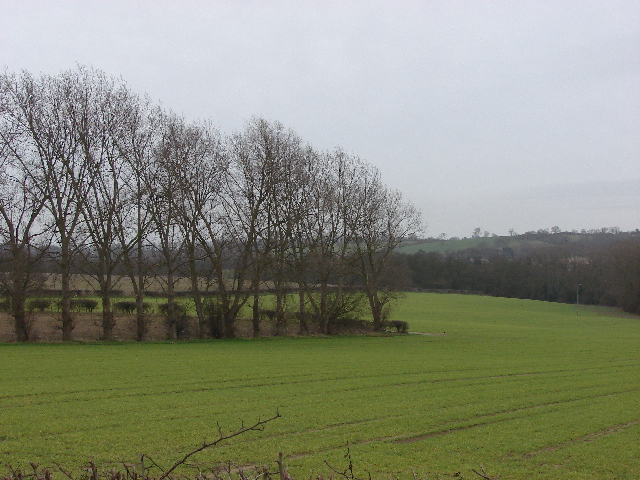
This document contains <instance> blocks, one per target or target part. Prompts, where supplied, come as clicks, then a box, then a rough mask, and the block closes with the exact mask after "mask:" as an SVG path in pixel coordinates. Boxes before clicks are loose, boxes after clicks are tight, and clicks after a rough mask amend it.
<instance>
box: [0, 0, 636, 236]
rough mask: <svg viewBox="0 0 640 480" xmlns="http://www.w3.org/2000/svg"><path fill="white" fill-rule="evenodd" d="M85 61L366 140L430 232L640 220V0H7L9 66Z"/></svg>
mask: <svg viewBox="0 0 640 480" xmlns="http://www.w3.org/2000/svg"><path fill="white" fill-rule="evenodd" d="M78 63H79V64H86V65H91V66H93V67H95V68H98V69H101V70H104V71H105V72H107V73H109V74H112V75H115V76H121V77H122V78H123V79H124V80H125V81H126V82H127V83H128V84H129V85H130V86H131V87H132V89H133V90H135V91H138V92H140V93H147V94H149V95H150V96H151V98H152V99H153V100H155V101H159V102H162V104H163V105H164V106H165V107H166V108H169V109H172V110H174V111H176V112H177V113H179V114H183V115H184V116H185V117H186V118H187V119H197V118H210V119H212V120H213V121H214V123H215V124H216V125H218V127H219V128H220V130H221V131H222V132H223V133H231V132H233V131H234V130H238V129H241V128H242V127H243V125H244V123H245V121H246V120H248V119H249V118H250V117H251V116H254V115H255V116H261V117H265V118H267V119H270V120H278V121H280V122H282V123H283V124H285V125H286V126H287V127H290V128H292V129H293V130H295V131H296V132H297V133H298V134H299V135H300V136H301V137H302V138H303V139H304V140H306V141H307V142H309V143H311V144H312V145H313V146H315V147H316V148H318V149H321V150H322V149H333V148H334V147H336V146H340V147H342V148H343V149H345V150H346V151H348V152H351V153H354V154H357V155H358V156H360V157H362V158H363V159H365V160H367V161H368V162H370V163H372V164H373V165H375V166H377V167H378V168H379V169H380V171H381V172H382V175H383V179H384V180H385V182H386V183H387V184H388V185H389V186H391V187H394V188H398V189H399V190H401V191H402V192H403V193H404V195H405V197H406V198H407V199H409V200H411V201H412V202H413V203H414V204H415V205H416V206H418V207H419V208H420V209H421V210H422V212H423V216H424V219H425V222H426V224H427V229H426V232H425V234H426V235H427V236H438V235H439V234H441V233H445V234H446V235H447V237H451V236H454V235H455V236H460V237H462V236H470V235H471V233H472V231H473V229H474V228H476V227H480V228H481V229H482V231H485V230H486V231H489V232H491V233H497V234H499V235H505V234H507V232H508V231H509V229H512V228H513V229H515V231H516V232H518V233H523V232H525V231H528V230H538V229H540V228H550V227H552V226H555V225H557V226H559V227H560V228H562V229H563V230H571V229H582V228H586V229H590V228H600V227H612V226H619V227H620V228H622V229H623V230H635V229H636V228H640V1H638V0H635V1H613V0H601V1H595V2H593V1H578V0H571V1H556V0H554V1H551V0H548V1H541V0H540V1H521V0H518V1H515V0H514V1H485V0H475V1H471V0H469V1H444V0H443V1H409V0H405V1H402V0H400V1H391V0H387V1H365V0H360V1H320V0H315V1H311V0H300V1H296V2H294V1H269V0H263V1H230V0H229V1H213V0H212V1H182V2H181V1H178V0H174V1H162V0H160V1H159V0H148V1H129V0H120V1H118V0H115V1H113V0H110V1H95V0H78V1H70V0H69V1H62V0H47V1H30V0H0V68H7V69H8V70H9V71H11V72H18V71H20V70H21V69H27V70H29V71H31V72H32V73H34V74H39V73H48V74H56V73H59V72H60V71H62V70H65V69H69V68H75V65H76V64H78Z"/></svg>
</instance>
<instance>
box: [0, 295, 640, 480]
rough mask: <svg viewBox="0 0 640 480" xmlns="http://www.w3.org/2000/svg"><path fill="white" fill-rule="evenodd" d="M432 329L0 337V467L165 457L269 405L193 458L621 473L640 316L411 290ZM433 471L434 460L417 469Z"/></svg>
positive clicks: (439, 472)
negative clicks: (64, 340)
mask: <svg viewBox="0 0 640 480" xmlns="http://www.w3.org/2000/svg"><path fill="white" fill-rule="evenodd" d="M394 318H398V319H401V320H406V321H408V322H409V324H410V329H411V330H412V331H417V332H423V333H432V334H437V335H400V336H391V337H349V336H347V337H337V338H266V339H256V340H226V341H213V342H189V343H177V344H171V343H144V344H134V343H120V344H48V345H42V344H35V345H3V346H0V462H4V463H10V464H13V465H17V464H22V465H24V464H25V463H26V462H27V461H36V462H39V463H41V464H43V465H51V464H52V462H53V461H58V462H61V463H62V464H63V465H68V466H79V465H80V464H81V463H83V462H85V461H87V460H88V459H90V458H93V459H94V460H96V462H98V463H100V464H102V465H110V464H111V463H110V462H118V461H130V462H135V461H137V459H138V458H139V454H141V453H146V454H149V455H151V456H152V457H153V458H154V459H156V460H157V461H159V462H160V461H161V462H162V463H163V464H164V465H168V464H170V463H172V462H173V461H174V460H176V459H177V458H178V457H179V456H180V454H182V453H185V452H186V451H188V450H189V449H190V448H191V447H195V446H197V445H198V444H200V443H201V442H202V441H203V440H205V439H208V440H210V439H212V438H215V437H216V435H217V423H218V422H219V424H220V425H221V426H222V427H223V429H225V430H226V431H229V430H233V429H234V428H236V427H238V426H239V424H240V423H239V422H240V419H244V421H245V422H246V423H250V422H252V421H254V420H255V419H256V418H257V417H258V416H261V417H263V418H266V417H268V416H270V415H271V414H273V413H274V412H276V411H279V412H280V413H281V415H282V418H280V419H278V420H276V421H275V422H273V423H271V424H269V425H268V426H267V427H266V429H265V430H264V432H260V433H255V434H247V435H246V436H244V437H242V438H238V439H236V441H234V442H232V443H231V444H229V445H227V446H223V447H221V448H216V449H215V450H210V451H206V452H203V453H201V454H199V455H198V457H197V458H196V459H195V460H196V461H198V462H200V463H203V464H204V463H212V462H216V461H220V460H232V461H235V462H237V463H244V462H251V461H255V462H259V463H264V464H271V465H273V463H274V461H275V459H276V458H277V453H278V452H279V451H282V452H284V453H285V455H286V456H287V460H286V461H287V464H288V465H289V467H290V469H291V471H292V473H294V474H295V475H296V476H298V477H300V478H306V477H308V476H309V475H310V474H311V473H312V472H316V473H317V472H325V473H326V472H327V467H326V465H325V464H324V461H325V460H326V461H328V462H329V463H331V464H332V465H335V466H336V467H340V468H344V467H345V466H346V460H345V458H344V454H345V452H346V446H347V443H348V444H349V448H350V452H351V456H352V459H353V461H354V464H355V467H356V473H360V474H361V475H365V470H367V471H370V472H371V473H372V475H373V476H374V477H376V478H379V477H389V476H392V475H397V474H402V475H403V476H407V477H408V476H409V475H411V474H410V471H409V468H410V467H413V468H414V469H415V471H416V473H417V474H420V475H421V476H422V477H423V478H424V477H425V476H426V475H427V472H432V474H430V475H429V477H428V478H438V477H439V476H440V477H441V476H446V475H452V474H454V473H455V472H458V471H460V472H463V474H464V475H465V478H466V477H467V476H469V477H472V476H474V474H472V473H471V469H472V468H476V469H477V468H478V467H479V465H480V464H483V465H484V466H485V468H486V469H487V472H488V473H489V474H491V475H500V476H501V478H503V479H507V478H508V479H525V478H526V479H536V478H540V479H543V478H544V479H548V478H562V479H586V478H598V479H632V478H633V479H637V478H638V476H639V475H640V460H639V459H638V455H637V454H638V441H639V440H640V406H639V403H638V399H639V398H640V395H639V391H640V375H639V373H640V348H639V346H640V321H639V319H638V318H637V317H625V316H619V315H615V314H613V313H612V312H610V311H606V310H599V309H593V308H590V309H581V310H580V311H579V314H578V315H576V309H575V306H570V305H559V304H551V303H544V302H535V301H525V300H513V299H499V298H490V297H477V296H458V295H438V294H409V295H408V296H407V298H406V300H405V301H404V302H403V303H401V304H400V305H399V307H398V309H397V311H396V315H395V316H394ZM433 472H435V473H433Z"/></svg>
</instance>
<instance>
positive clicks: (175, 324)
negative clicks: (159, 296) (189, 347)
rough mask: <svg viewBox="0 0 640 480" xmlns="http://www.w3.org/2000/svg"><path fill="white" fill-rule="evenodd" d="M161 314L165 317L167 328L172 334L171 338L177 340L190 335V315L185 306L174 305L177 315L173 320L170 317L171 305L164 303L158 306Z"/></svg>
mask: <svg viewBox="0 0 640 480" xmlns="http://www.w3.org/2000/svg"><path fill="white" fill-rule="evenodd" d="M158 308H159V310H160V313H162V314H163V315H165V317H166V320H167V326H168V327H169V330H170V332H171V338H172V339H177V338H181V337H184V336H185V335H186V334H187V333H188V329H187V326H188V319H189V317H188V315H187V309H186V308H185V306H184V305H181V304H179V303H174V308H175V314H174V316H173V318H170V317H169V304H168V303H162V304H160V305H159V306H158Z"/></svg>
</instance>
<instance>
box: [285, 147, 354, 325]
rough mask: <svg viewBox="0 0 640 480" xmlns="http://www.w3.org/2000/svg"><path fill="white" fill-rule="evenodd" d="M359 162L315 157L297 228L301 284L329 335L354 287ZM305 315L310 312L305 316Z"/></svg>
mask: <svg viewBox="0 0 640 480" xmlns="http://www.w3.org/2000/svg"><path fill="white" fill-rule="evenodd" d="M360 166H361V162H360V160H359V159H358V158H356V157H353V156H350V155H347V154H345V153H344V152H343V151H341V150H337V151H335V152H332V153H326V154H322V155H316V156H315V158H314V159H313V161H312V162H310V163H309V167H308V168H309V169H310V175H309V182H308V183H307V185H306V187H305V188H306V192H307V197H306V202H307V206H306V208H305V211H306V214H305V215H303V216H301V217H300V222H299V223H298V226H297V229H298V230H297V233H296V237H297V240H298V241H297V243H298V246H297V248H296V249H295V250H296V251H297V254H298V272H299V273H300V275H299V279H298V281H299V283H301V284H302V289H303V290H304V292H305V295H306V300H307V301H308V303H309V306H310V309H311V311H312V312H313V316H314V317H315V319H316V321H317V323H318V325H319V328H320V331H321V332H322V333H328V332H329V327H330V322H331V321H332V320H335V319H336V317H337V316H338V314H339V311H340V305H341V304H342V301H343V296H344V294H345V289H346V288H347V287H349V286H352V285H353V277H354V275H353V269H352V267H351V266H350V264H349V258H350V256H351V250H352V245H351V244H352V240H353V229H352V228H351V225H350V224H349V219H350V218H353V216H354V215H355V211H356V209H357V205H356V203H355V200H356V199H355V198H354V197H353V192H354V189H355V187H356V185H357V182H358V179H359V174H360V173H359V170H360ZM303 313H306V312H303Z"/></svg>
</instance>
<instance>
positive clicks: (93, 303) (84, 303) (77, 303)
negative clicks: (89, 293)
mask: <svg viewBox="0 0 640 480" xmlns="http://www.w3.org/2000/svg"><path fill="white" fill-rule="evenodd" d="M97 306H98V301H97V300H92V299H90V298H78V299H72V300H71V310H73V311H76V312H78V311H80V310H84V311H85V312H93V311H94V310H95V309H96V307H97Z"/></svg>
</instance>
